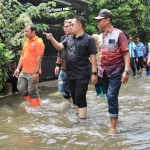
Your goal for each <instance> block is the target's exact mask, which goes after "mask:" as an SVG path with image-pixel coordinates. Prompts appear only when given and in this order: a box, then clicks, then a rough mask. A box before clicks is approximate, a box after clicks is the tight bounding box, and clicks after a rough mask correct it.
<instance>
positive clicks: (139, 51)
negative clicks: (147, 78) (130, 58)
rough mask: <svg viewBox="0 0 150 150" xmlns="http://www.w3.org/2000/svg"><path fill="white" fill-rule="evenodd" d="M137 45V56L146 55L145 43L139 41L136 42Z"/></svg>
mask: <svg viewBox="0 0 150 150" xmlns="http://www.w3.org/2000/svg"><path fill="white" fill-rule="evenodd" d="M135 45H136V48H135V50H136V58H138V57H141V56H144V49H145V46H144V44H143V43H141V42H138V43H135Z"/></svg>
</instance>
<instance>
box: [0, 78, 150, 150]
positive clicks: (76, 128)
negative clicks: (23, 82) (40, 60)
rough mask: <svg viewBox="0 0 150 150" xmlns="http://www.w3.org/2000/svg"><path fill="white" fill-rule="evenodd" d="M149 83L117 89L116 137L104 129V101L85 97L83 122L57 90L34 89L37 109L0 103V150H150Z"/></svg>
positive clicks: (13, 99) (13, 100)
mask: <svg viewBox="0 0 150 150" xmlns="http://www.w3.org/2000/svg"><path fill="white" fill-rule="evenodd" d="M149 88H150V81H149V79H148V78H146V77H142V78H140V79H139V78H137V79H133V78H130V80H129V83H128V84H126V85H123V86H122V88H121V91H120V95H119V103H120V117H119V123H118V130H117V134H116V135H113V136H110V135H107V130H108V128H109V127H110V124H109V118H108V117H107V101H106V100H105V99H102V98H101V97H94V96H93V95H94V93H95V91H94V86H93V85H89V91H88V94H87V99H88V114H87V120H86V123H82V122H79V121H78V115H77V112H76V110H75V109H74V108H72V107H70V105H69V104H68V103H67V102H66V100H64V99H63V98H62V96H61V95H60V94H59V93H58V92H57V88H54V87H53V88H45V87H41V88H40V89H39V91H40V95H41V98H42V106H41V107H39V108H36V109H35V108H30V107H28V102H26V101H24V99H23V98H22V97H21V96H20V95H14V96H10V97H5V98H2V99H1V101H0V113H1V116H0V147H1V149H2V150H128V149H133V150H140V149H146V150H148V149H150V117H149V108H150V96H149Z"/></svg>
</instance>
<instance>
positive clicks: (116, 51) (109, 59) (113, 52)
mask: <svg viewBox="0 0 150 150" xmlns="http://www.w3.org/2000/svg"><path fill="white" fill-rule="evenodd" d="M98 43H99V46H100V63H99V65H98V75H99V76H100V77H103V71H104V70H105V71H106V73H107V76H108V77H110V76H111V75H112V74H114V73H117V72H118V71H119V70H120V69H121V68H122V67H124V66H125V62H124V55H123V52H125V51H128V42H127V39H126V37H125V35H124V33H123V32H122V31H121V30H119V29H116V28H113V27H111V28H110V29H109V31H108V32H107V34H106V36H105V37H103V33H101V34H100V35H99V39H98Z"/></svg>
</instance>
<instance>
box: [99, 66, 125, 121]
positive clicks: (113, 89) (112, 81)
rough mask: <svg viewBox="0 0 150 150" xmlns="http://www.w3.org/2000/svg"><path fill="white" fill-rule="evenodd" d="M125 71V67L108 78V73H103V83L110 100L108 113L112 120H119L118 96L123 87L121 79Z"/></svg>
mask: <svg viewBox="0 0 150 150" xmlns="http://www.w3.org/2000/svg"><path fill="white" fill-rule="evenodd" d="M123 71H124V67H123V68H122V69H121V70H120V71H118V72H117V73H115V74H112V75H111V76H110V77H107V74H106V72H105V71H104V72H103V78H102V83H103V85H104V87H105V89H106V95H107V99H108V112H109V117H110V118H111V119H118V113H119V107H118V95H119V90H120V87H121V77H122V73H123Z"/></svg>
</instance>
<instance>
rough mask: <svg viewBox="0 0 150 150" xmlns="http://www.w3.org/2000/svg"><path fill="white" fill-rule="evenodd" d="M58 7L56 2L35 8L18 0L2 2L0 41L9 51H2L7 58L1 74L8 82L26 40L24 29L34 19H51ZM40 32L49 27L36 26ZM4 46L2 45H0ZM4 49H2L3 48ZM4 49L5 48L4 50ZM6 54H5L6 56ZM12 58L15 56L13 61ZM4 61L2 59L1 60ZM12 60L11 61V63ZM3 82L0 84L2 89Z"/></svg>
mask: <svg viewBox="0 0 150 150" xmlns="http://www.w3.org/2000/svg"><path fill="white" fill-rule="evenodd" d="M55 6H56V3H55V2H48V3H41V4H40V5H39V6H33V5H32V4H30V3H26V4H24V5H23V4H21V3H19V2H18V0H7V1H5V0H0V12H1V13H0V39H1V43H2V44H4V45H5V46H6V49H7V50H3V51H1V50H0V55H1V56H3V58H4V56H5V57H6V58H7V59H5V60H6V61H1V66H0V68H1V69H0V74H1V77H4V79H2V78H1V77H0V78H1V79H0V80H3V81H6V78H5V77H7V76H8V75H7V74H11V75H12V74H13V72H14V70H15V68H16V66H17V63H18V60H19V57H20V51H21V48H22V43H23V41H24V40H25V37H24V28H25V26H27V25H28V24H33V23H32V19H33V18H50V17H51V15H50V11H52V10H53V7H55ZM35 25H36V27H37V29H38V31H46V30H47V29H48V28H49V26H48V25H46V24H35ZM0 46H2V45H0ZM1 49H2V47H1ZM3 49H4V48H3ZM4 52H5V54H4ZM11 56H15V57H14V58H13V59H12V57H11ZM1 60H2V59H1ZM9 60H11V61H9ZM1 86H3V82H2V81H1V82H0V87H1ZM0 89H1V88H0Z"/></svg>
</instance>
